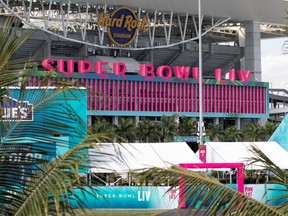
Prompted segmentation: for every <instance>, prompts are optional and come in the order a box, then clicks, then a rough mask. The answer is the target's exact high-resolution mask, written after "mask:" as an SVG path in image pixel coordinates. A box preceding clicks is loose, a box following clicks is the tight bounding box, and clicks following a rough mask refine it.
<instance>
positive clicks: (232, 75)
mask: <svg viewBox="0 0 288 216" xmlns="http://www.w3.org/2000/svg"><path fill="white" fill-rule="evenodd" d="M228 73H229V80H231V81H235V80H236V71H235V70H234V69H232V70H229V72H228Z"/></svg>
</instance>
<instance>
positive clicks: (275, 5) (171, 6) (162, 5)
mask: <svg viewBox="0 0 288 216" xmlns="http://www.w3.org/2000/svg"><path fill="white" fill-rule="evenodd" d="M60 2H61V1H60ZM63 2H67V1H66V0H65V1H63ZM72 2H75V3H76V1H72ZM87 2H88V3H91V4H107V5H109V6H121V5H125V6H129V7H132V8H142V9H146V10H155V9H156V10H158V11H173V12H177V13H180V12H183V13H189V14H198V0H176V1H175V0H136V1H135V0H117V1H116V0H78V1H77V3H87ZM201 3H202V14H204V15H206V16H211V17H231V18H233V19H234V20H241V21H243V20H247V21H249V20H254V21H259V22H263V23H271V24H272V23H273V24H286V20H285V16H286V15H287V14H286V12H285V9H286V8H287V6H288V2H287V1H284V0H240V1H239V0H201Z"/></svg>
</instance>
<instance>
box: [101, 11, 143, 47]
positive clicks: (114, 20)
mask: <svg viewBox="0 0 288 216" xmlns="http://www.w3.org/2000/svg"><path fill="white" fill-rule="evenodd" d="M97 24H98V26H101V27H107V33H108V37H109V38H110V40H111V41H112V43H114V44H116V45H117V46H127V45H129V44H131V43H132V42H133V40H134V38H135V36H136V34H137V31H139V30H143V31H146V30H147V24H148V22H147V19H146V17H145V16H143V17H142V19H138V18H137V16H136V14H135V13H134V11H132V10H131V9H130V8H127V7H120V8H118V9H116V10H115V11H114V12H113V13H112V14H111V16H108V15H107V14H105V13H104V12H102V13H100V14H99V15H98V21H97Z"/></svg>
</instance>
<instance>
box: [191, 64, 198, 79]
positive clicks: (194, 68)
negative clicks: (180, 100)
mask: <svg viewBox="0 0 288 216" xmlns="http://www.w3.org/2000/svg"><path fill="white" fill-rule="evenodd" d="M192 78H194V79H197V80H199V68H198V67H193V68H192Z"/></svg>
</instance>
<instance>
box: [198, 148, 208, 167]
mask: <svg viewBox="0 0 288 216" xmlns="http://www.w3.org/2000/svg"><path fill="white" fill-rule="evenodd" d="M199 159H200V160H201V161H202V162H203V163H206V146H200V147H199Z"/></svg>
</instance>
